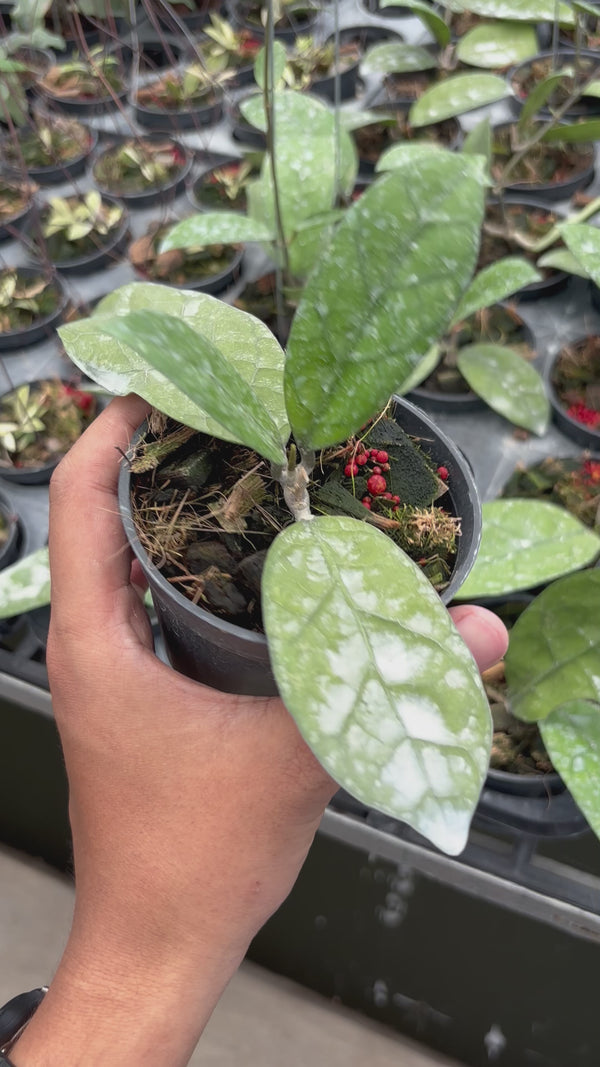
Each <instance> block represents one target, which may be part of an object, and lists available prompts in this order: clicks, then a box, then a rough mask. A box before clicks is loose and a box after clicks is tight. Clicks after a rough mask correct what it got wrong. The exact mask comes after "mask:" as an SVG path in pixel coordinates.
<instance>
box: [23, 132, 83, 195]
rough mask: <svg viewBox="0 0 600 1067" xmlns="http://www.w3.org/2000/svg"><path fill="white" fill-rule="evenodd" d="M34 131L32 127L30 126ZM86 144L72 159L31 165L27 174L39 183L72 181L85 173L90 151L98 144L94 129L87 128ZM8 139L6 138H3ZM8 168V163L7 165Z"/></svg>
mask: <svg viewBox="0 0 600 1067" xmlns="http://www.w3.org/2000/svg"><path fill="white" fill-rule="evenodd" d="M31 130H32V132H34V128H33V127H32V128H31ZM27 132H28V130H24V131H21V133H22V134H23V133H27ZM86 132H87V138H88V144H87V147H86V148H84V149H82V150H81V152H79V154H78V155H76V156H73V158H72V159H65V160H63V161H62V162H61V163H58V164H50V165H48V166H35V165H31V166H29V167H28V168H27V174H28V176H29V177H30V178H31V179H32V181H35V182H38V183H39V184H40V185H58V184H60V183H62V182H69V181H72V180H73V179H74V178H78V177H80V175H82V174H84V173H85V170H86V168H87V165H88V161H89V159H90V156H91V155H92V152H93V151H94V149H95V148H96V145H97V144H98V134H97V132H96V130H93V129H87V131H86ZM5 140H8V138H5ZM8 168H9V170H10V169H16V168H10V164H9V165H8Z"/></svg>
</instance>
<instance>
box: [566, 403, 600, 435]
mask: <svg viewBox="0 0 600 1067" xmlns="http://www.w3.org/2000/svg"><path fill="white" fill-rule="evenodd" d="M567 415H569V417H570V418H571V419H575V421H576V422H581V423H582V424H583V425H584V426H589V427H590V429H592V430H597V429H599V428H600V411H594V409H593V408H588V407H586V405H585V404H571V407H570V408H567Z"/></svg>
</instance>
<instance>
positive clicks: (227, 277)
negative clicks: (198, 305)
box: [134, 248, 244, 296]
mask: <svg viewBox="0 0 600 1067" xmlns="http://www.w3.org/2000/svg"><path fill="white" fill-rule="evenodd" d="M243 258H244V249H243V248H239V249H238V250H237V251H236V252H235V255H234V256H233V257H232V259H231V262H230V264H229V266H228V267H226V268H225V270H222V271H221V272H220V274H212V275H206V276H204V277H202V278H198V279H197V280H195V281H194V280H192V281H189V282H185V283H184V284H183V285H182V284H181V283H179V282H173V283H171V282H168V281H164V279H161V281H162V284H163V285H170V284H173V285H176V287H177V288H178V289H190V290H192V291H193V292H196V293H209V294H211V295H213V296H214V295H215V294H216V293H224V292H225V290H226V289H229V288H230V287H231V286H232V285H233V284H234V282H236V281H237V279H238V278H239V276H240V273H241V270H242V260H243ZM134 270H136V268H135V267H134ZM136 272H137V273H138V274H139V275H140V276H141V277H145V275H144V274H143V271H140V270H137V271H136Z"/></svg>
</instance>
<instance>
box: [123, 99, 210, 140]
mask: <svg viewBox="0 0 600 1067" xmlns="http://www.w3.org/2000/svg"><path fill="white" fill-rule="evenodd" d="M132 103H133V111H134V115H135V119H136V121H137V122H139V124H140V126H143V127H144V129H146V130H157V131H158V130H160V131H161V132H163V133H169V132H172V131H174V130H175V131H181V130H187V131H189V130H195V129H198V128H200V127H204V126H212V125H214V123H216V122H218V121H219V119H220V118H221V115H222V114H223V94H222V93H220V92H216V93H215V94H214V97H213V100H212V102H211V103H209V104H198V105H192V106H189V107H186V108H185V109H183V110H181V111H176V110H171V109H168V108H161V109H158V108H151V107H146V106H145V105H144V104H140V103H139V102H138V99H137V95H136V96H134V98H133V101H132Z"/></svg>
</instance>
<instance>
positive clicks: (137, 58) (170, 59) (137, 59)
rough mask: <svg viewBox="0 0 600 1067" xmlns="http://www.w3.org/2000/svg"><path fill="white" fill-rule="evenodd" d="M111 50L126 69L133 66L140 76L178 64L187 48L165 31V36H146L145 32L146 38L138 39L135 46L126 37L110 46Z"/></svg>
mask: <svg viewBox="0 0 600 1067" xmlns="http://www.w3.org/2000/svg"><path fill="white" fill-rule="evenodd" d="M109 51H110V53H111V54H112V55H116V56H117V58H118V60H119V62H120V64H121V66H122V67H123V68H124V69H125V70H131V69H132V68H133V69H134V70H136V71H137V72H138V74H139V75H140V76H144V75H152V74H156V73H157V72H158V71H162V70H166V69H168V68H169V67H174V66H176V65H177V64H178V63H179V62H180V61H181V60H182V59H183V57H184V54H185V51H186V49H185V47H184V46H183V44H182V41H181V40H178V39H177V38H176V37H174V36H173V35H172V34H169V33H165V34H164V37H146V36H145V34H144V39H143V40H138V41H136V42H135V46H134V44H133V42H132V43H129V38H126V39H125V40H124V41H117V42H116V43H115V44H114V45H112V46H111V47H109ZM134 64H135V66H134ZM138 65H139V69H138Z"/></svg>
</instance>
